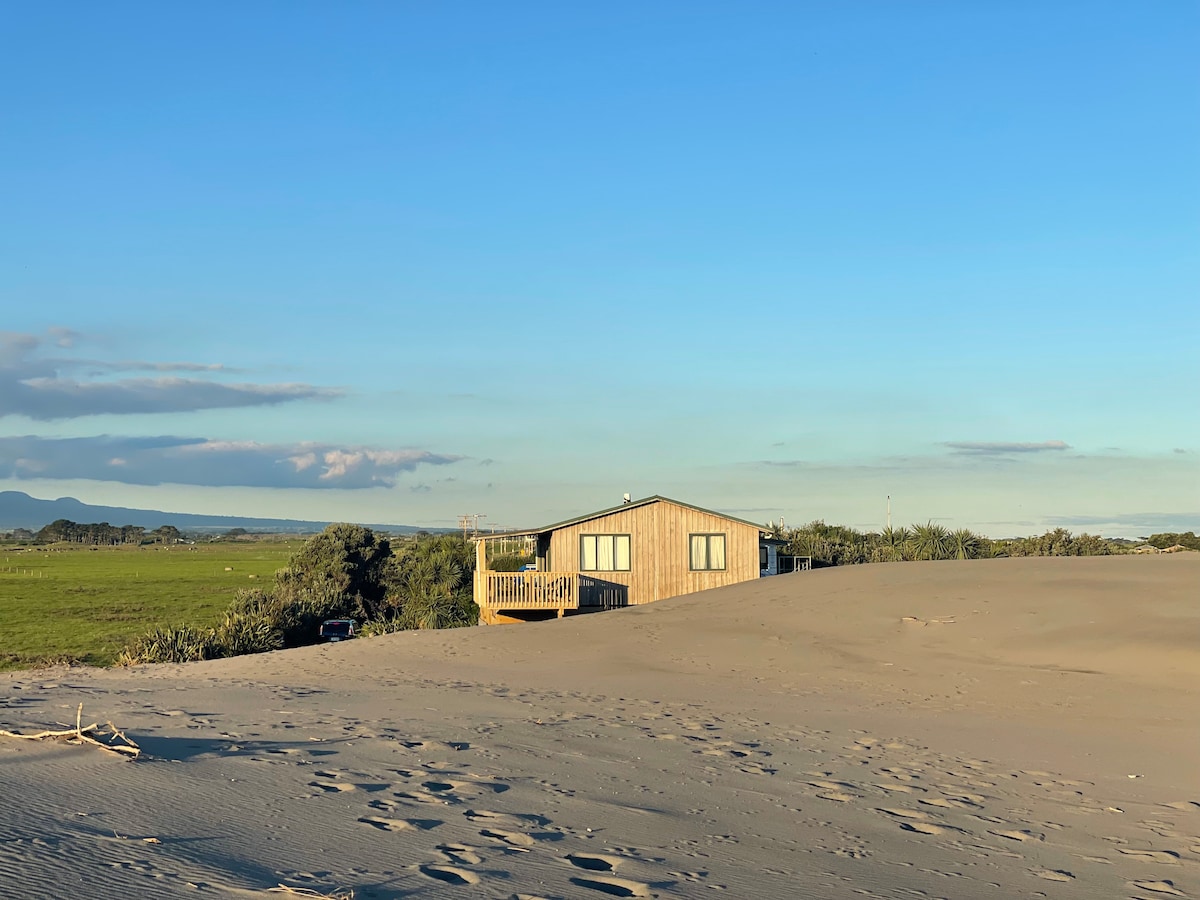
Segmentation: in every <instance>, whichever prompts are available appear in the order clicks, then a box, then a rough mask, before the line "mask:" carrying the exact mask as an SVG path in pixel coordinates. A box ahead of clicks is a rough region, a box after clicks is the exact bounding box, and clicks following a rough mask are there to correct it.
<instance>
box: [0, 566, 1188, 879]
mask: <svg viewBox="0 0 1200 900" xmlns="http://www.w3.org/2000/svg"><path fill="white" fill-rule="evenodd" d="M80 702H82V703H83V704H84V705H85V711H86V712H85V716H88V715H90V716H91V717H93V718H99V719H101V720H104V719H110V718H111V719H112V720H113V721H115V722H116V723H117V724H118V725H120V726H121V727H122V728H123V729H125V730H126V731H127V732H128V733H129V734H130V736H131V737H133V738H135V739H136V740H138V741H139V742H140V743H141V745H142V747H143V748H144V750H145V756H144V758H143V759H142V760H139V761H136V762H127V761H124V760H121V759H117V758H113V757H109V756H108V755H106V754H103V753H101V752H98V751H96V750H94V749H92V748H82V747H70V746H62V745H57V744H54V745H48V744H42V743H34V742H24V741H0V791H2V792H3V798H4V799H3V801H0V897H63V898H77V897H106V898H115V897H176V896H189V897H190V896H198V897H203V896H211V897H223V896H233V897H273V896H283V895H281V894H271V893H267V892H268V890H269V889H270V888H273V887H276V886H279V885H286V886H290V887H292V888H296V889H301V888H306V889H310V890H313V891H316V892H319V893H322V894H332V893H334V892H336V891H350V890H353V892H354V896H355V897H356V898H400V897H460V896H461V897H496V898H510V897H517V898H539V897H540V898H583V900H587V898H596V900H599V898H603V897H656V896H657V897H710V896H726V897H738V898H774V897H778V898H790V897H814V898H823V897H888V898H893V897H894V898H899V897H905V898H911V897H947V898H974V897H1039V896H1044V897H1061V898H1089V900H1091V898H1108V897H1113V898H1126V897H1133V898H1144V900H1151V898H1166V897H1191V898H1195V900H1200V766H1198V765H1197V761H1198V760H1200V754H1198V752H1197V751H1200V554H1179V555H1178V556H1172V557H1116V558H1097V559H1033V560H994V561H986V562H964V563H928V564H916V563H909V564H897V565H885V566H866V567H858V568H854V569H839V570H824V571H817V572H811V573H801V574H797V575H793V576H782V577H778V578H774V579H766V580H763V581H761V582H757V583H753V584H749V585H740V586H736V587H731V588H723V589H720V590H717V591H711V592H707V593H705V594H699V595H694V596H691V597H681V598H676V599H674V600H668V601H664V602H661V603H658V604H655V605H653V606H649V607H641V608H634V609H628V610H621V611H616V612H611V613H605V614H601V615H592V616H583V617H578V618H570V619H565V620H560V621H553V622H546V623H541V624H536V625H519V626H507V627H500V628H478V629H470V630H464V631H457V632H442V633H412V634H401V635H394V636H390V637H386V638H377V639H371V640H359V641H355V642H350V643H346V644H341V645H333V646H327V647H313V648H306V649H302V650H295V651H285V652H281V653H273V654H268V655H264V656H258V657H245V658H240V659H234V660H222V661H217V662H211V663H198V664H192V665H185V666H164V667H142V668H137V669H130V670H112V671H101V670H80V669H70V670H53V671H41V672H24V673H16V674H9V675H5V676H0V728H10V729H28V730H40V729H41V728H44V727H47V726H50V725H53V724H54V723H56V722H64V723H65V722H73V721H74V711H75V709H76V706H77V704H79V703H80Z"/></svg>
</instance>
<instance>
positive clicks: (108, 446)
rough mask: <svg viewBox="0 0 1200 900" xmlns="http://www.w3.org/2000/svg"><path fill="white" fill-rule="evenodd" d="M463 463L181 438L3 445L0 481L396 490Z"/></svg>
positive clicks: (12, 441)
mask: <svg viewBox="0 0 1200 900" xmlns="http://www.w3.org/2000/svg"><path fill="white" fill-rule="evenodd" d="M461 458H462V457H458V456H451V455H448V454H443V453H433V452H431V451H429V450H419V449H401V450H381V449H378V448H371V447H338V446H334V445H331V444H320V443H315V442H304V443H295V444H260V443H255V442H248V441H217V440H209V439H206V438H187V437H175V436H159V437H121V436H110V435H101V436H99V437H81V438H44V437H38V436H36V435H26V436H23V437H4V438H0V478H14V479H30V478H48V479H88V480H95V481H116V482H120V483H123V484H140V485H155V484H191V485H202V486H205V487H271V488H339V489H358V488H372V487H391V486H393V485H395V484H396V481H397V479H398V478H399V476H400V475H401V474H403V473H405V472H411V471H413V470H414V469H416V468H418V467H419V466H444V465H449V464H451V463H454V462H456V461H458V460H459V459H461Z"/></svg>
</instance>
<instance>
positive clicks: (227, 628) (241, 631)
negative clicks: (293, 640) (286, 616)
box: [216, 610, 283, 656]
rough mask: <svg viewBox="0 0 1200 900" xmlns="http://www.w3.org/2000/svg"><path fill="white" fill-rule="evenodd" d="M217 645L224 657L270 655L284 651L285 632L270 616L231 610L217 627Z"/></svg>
mask: <svg viewBox="0 0 1200 900" xmlns="http://www.w3.org/2000/svg"><path fill="white" fill-rule="evenodd" d="M216 644H217V648H218V649H219V651H220V653H221V655H222V656H242V655H244V654H247V653H268V652H270V651H271V650H281V649H283V631H282V630H280V628H279V626H278V624H277V622H276V620H275V619H274V618H273V617H271V616H270V615H265V614H260V615H255V614H254V613H247V612H235V611H233V610H230V611H229V612H227V613H226V614H225V621H224V622H222V623H221V624H220V625H219V626H218V627H217V631H216Z"/></svg>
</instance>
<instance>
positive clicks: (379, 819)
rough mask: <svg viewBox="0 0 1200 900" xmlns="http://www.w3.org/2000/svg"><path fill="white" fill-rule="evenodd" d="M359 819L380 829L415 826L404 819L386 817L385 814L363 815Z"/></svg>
mask: <svg viewBox="0 0 1200 900" xmlns="http://www.w3.org/2000/svg"><path fill="white" fill-rule="evenodd" d="M358 821H360V822H362V823H363V824H365V825H370V826H371V827H372V828H378V829H379V830H380V831H406V830H408V829H410V828H412V827H413V826H412V825H410V824H409V823H408V822H405V821H404V820H403V819H385V818H384V817H383V816H362V817H361V818H359V820H358Z"/></svg>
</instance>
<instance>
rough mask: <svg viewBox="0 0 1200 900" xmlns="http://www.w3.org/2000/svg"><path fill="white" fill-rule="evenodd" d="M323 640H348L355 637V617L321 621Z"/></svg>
mask: <svg viewBox="0 0 1200 900" xmlns="http://www.w3.org/2000/svg"><path fill="white" fill-rule="evenodd" d="M319 635H320V637H321V640H323V641H329V643H331V644H332V643H335V642H337V641H348V640H350V638H352V637H354V620H353V619H326V620H325V621H324V622H322V623H321V630H320V632H319Z"/></svg>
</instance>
